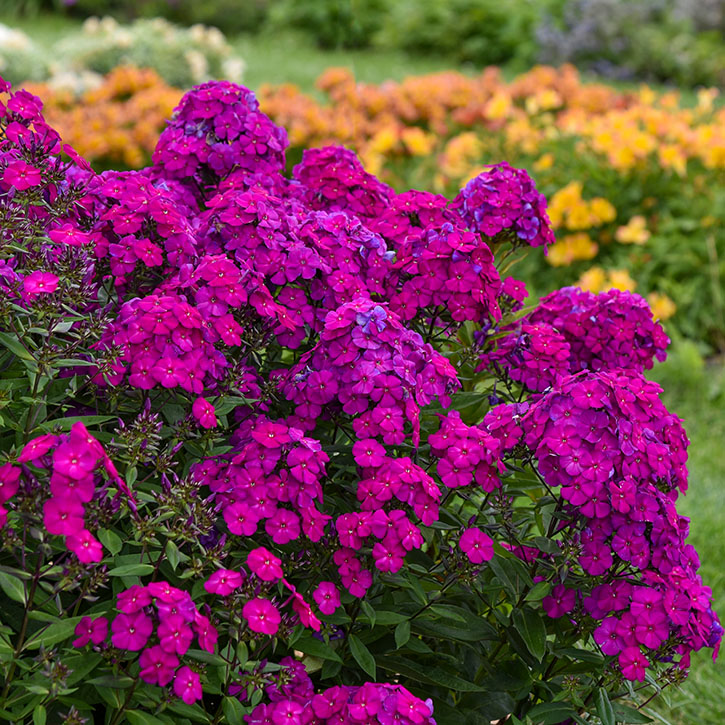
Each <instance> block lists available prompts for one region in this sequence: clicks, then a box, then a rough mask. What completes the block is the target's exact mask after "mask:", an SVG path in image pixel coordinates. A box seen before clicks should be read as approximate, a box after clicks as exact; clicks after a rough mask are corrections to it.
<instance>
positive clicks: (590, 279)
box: [576, 267, 607, 293]
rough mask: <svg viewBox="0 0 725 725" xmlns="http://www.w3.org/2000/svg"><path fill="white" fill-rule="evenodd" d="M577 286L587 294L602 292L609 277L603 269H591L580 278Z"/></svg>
mask: <svg viewBox="0 0 725 725" xmlns="http://www.w3.org/2000/svg"><path fill="white" fill-rule="evenodd" d="M576 284H577V287H581V288H582V289H583V290H585V291H586V292H594V293H597V292H601V291H602V290H603V289H604V287H605V285H606V284H607V275H606V273H605V272H604V270H603V269H602V268H601V267H591V268H590V269H588V270H587V271H586V272H584V274H582V276H581V277H579V280H578V281H577V283H576Z"/></svg>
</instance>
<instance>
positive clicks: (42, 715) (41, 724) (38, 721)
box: [33, 705, 48, 725]
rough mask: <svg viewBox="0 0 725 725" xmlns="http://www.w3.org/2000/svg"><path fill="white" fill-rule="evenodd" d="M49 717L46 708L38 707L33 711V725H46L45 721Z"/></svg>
mask: <svg viewBox="0 0 725 725" xmlns="http://www.w3.org/2000/svg"><path fill="white" fill-rule="evenodd" d="M47 717H48V713H47V712H46V709H45V707H43V705H36V706H35V709H34V710H33V725H45V721H46V719H47Z"/></svg>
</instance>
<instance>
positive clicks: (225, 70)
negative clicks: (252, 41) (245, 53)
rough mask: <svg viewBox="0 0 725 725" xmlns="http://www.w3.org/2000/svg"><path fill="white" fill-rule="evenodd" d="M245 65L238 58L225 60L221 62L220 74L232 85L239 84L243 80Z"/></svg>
mask: <svg viewBox="0 0 725 725" xmlns="http://www.w3.org/2000/svg"><path fill="white" fill-rule="evenodd" d="M246 67H247V64H246V63H245V62H244V61H243V60H242V59H241V58H239V57H235V58H225V59H224V60H223V61H222V74H223V76H224V78H226V79H227V80H228V81H232V83H241V82H242V79H243V78H244V69H245V68H246Z"/></svg>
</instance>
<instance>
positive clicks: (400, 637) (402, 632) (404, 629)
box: [395, 620, 410, 649]
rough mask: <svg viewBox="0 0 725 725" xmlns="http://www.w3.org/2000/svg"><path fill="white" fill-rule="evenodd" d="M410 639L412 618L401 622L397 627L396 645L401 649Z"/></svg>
mask: <svg viewBox="0 0 725 725" xmlns="http://www.w3.org/2000/svg"><path fill="white" fill-rule="evenodd" d="M409 639H410V620H406V621H405V622H401V623H400V624H399V625H398V626H397V627H396V628H395V647H396V648H397V649H400V648H401V647H402V646H403V645H404V644H406V643H407V642H408V640H409Z"/></svg>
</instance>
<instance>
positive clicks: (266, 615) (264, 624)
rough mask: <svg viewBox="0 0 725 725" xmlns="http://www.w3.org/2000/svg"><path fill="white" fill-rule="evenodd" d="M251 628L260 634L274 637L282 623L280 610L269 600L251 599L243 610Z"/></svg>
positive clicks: (243, 614)
mask: <svg viewBox="0 0 725 725" xmlns="http://www.w3.org/2000/svg"><path fill="white" fill-rule="evenodd" d="M242 616H243V617H244V618H245V619H246V620H247V624H248V625H249V628H250V629H251V630H252V631H253V632H257V633H259V634H268V635H270V636H271V635H274V634H276V633H277V630H278V629H279V624H280V622H281V621H282V618H281V617H280V614H279V610H278V609H277V607H275V606H274V604H272V602H270V601H269V599H260V598H256V599H250V600H249V601H248V602H247V603H246V604H245V605H244V607H243V608H242Z"/></svg>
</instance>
